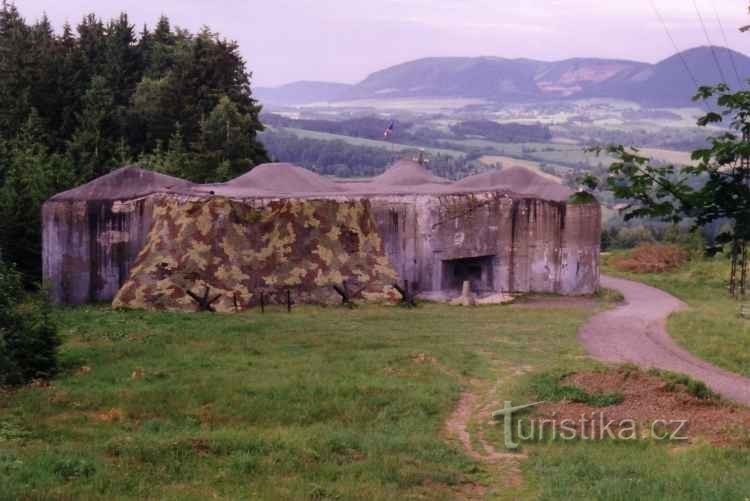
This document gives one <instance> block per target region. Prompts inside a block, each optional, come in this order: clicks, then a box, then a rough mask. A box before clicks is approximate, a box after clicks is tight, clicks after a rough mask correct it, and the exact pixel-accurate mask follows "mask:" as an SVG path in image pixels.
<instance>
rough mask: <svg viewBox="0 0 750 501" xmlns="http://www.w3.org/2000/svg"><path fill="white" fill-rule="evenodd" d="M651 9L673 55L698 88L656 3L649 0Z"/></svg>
mask: <svg viewBox="0 0 750 501" xmlns="http://www.w3.org/2000/svg"><path fill="white" fill-rule="evenodd" d="M650 2H651V7H653V9H654V13H655V14H656V17H657V18H658V19H659V21H660V22H661V25H662V26H663V27H664V32H665V33H666V34H667V38H669V40H670V41H671V42H672V47H673V48H674V51H675V53H676V54H677V55H678V56H679V57H680V61H682V65H683V66H684V67H685V71H686V72H687V74H688V75H689V76H690V78H691V79H692V80H693V83H694V84H695V87H696V88H698V87H700V84H699V83H698V79H697V78H695V75H693V72H692V70H691V69H690V66H688V63H687V61H686V60H685V56H684V55H683V54H682V51H681V50H680V48H679V47H678V46H677V42H675V40H674V37H673V36H672V32H670V31H669V27H668V26H667V23H666V22H665V21H664V18H663V17H662V15H661V12H659V9H658V8H657V7H656V3H654V0H650Z"/></svg>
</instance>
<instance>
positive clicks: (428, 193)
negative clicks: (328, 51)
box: [43, 160, 601, 311]
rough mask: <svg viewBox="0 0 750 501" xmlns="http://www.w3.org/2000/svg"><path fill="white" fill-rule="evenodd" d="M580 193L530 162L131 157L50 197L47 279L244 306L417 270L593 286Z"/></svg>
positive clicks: (356, 294) (594, 249) (89, 295)
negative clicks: (148, 162) (445, 164)
mask: <svg viewBox="0 0 750 501" xmlns="http://www.w3.org/2000/svg"><path fill="white" fill-rule="evenodd" d="M572 193H573V192H572V191H571V190H570V189H568V188H566V187H564V186H562V185H560V184H557V183H554V182H552V181H550V180H547V179H545V178H542V177H541V176H538V175H536V174H534V173H533V172H530V171H527V170H525V169H523V168H507V169H503V170H501V171H493V172H490V173H484V174H479V175H476V176H471V177H468V178H465V179H463V180H462V181H459V182H455V183H454V182H451V181H449V180H446V179H441V178H439V177H436V176H434V175H432V174H431V173H430V172H429V171H427V170H426V169H425V168H424V167H423V166H422V165H420V164H418V163H417V162H412V161H408V160H402V161H398V162H396V163H395V164H394V165H392V166H391V167H390V168H389V169H388V170H387V172H386V174H384V175H382V176H380V177H377V178H373V179H366V180H351V179H340V180H339V179H332V178H324V177H322V176H319V175H317V174H315V173H313V172H310V171H307V170H305V169H303V168H301V167H298V166H294V165H290V164H265V165H262V166H258V167H256V168H255V169H253V170H252V171H251V172H250V173H248V174H246V175H244V176H241V177H239V178H237V179H235V180H233V181H229V182H227V183H218V184H211V185H195V184H191V183H188V182H186V181H183V180H179V179H175V178H169V177H166V176H161V175H158V174H154V173H151V172H148V171H144V170H142V169H140V168H138V167H135V166H131V167H124V168H121V169H118V170H117V171H114V172H112V173H110V174H108V175H106V176H103V177H101V178H99V179H96V180H94V181H92V182H91V183H88V184H86V185H84V186H82V187H79V188H76V189H74V190H70V191H68V192H65V193H61V194H59V195H57V196H55V197H53V198H52V199H50V200H48V201H47V202H46V203H45V205H44V209H43V224H44V229H43V235H44V246H43V254H44V260H43V264H44V276H45V279H46V281H47V282H48V283H49V284H50V285H51V292H52V297H53V299H54V300H55V301H57V302H59V303H68V304H81V303H87V302H95V301H112V300H113V299H114V298H115V296H117V298H118V299H117V305H118V306H121V307H130V308H150V309H170V310H181V309H182V310H188V311H190V310H193V311H194V309H195V303H194V302H193V301H192V300H191V298H190V297H188V296H189V294H193V295H195V294H201V293H202V291H204V290H210V291H213V292H212V294H211V295H212V296H213V294H219V295H220V296H221V297H220V298H219V299H217V300H216V303H215V304H216V305H217V309H218V310H219V311H241V310H242V309H245V308H249V307H252V306H254V305H255V304H257V303H258V300H259V295H260V294H261V292H263V293H264V294H266V297H284V296H286V295H287V293H291V294H294V295H295V302H297V303H302V302H310V303H335V302H337V301H340V297H339V296H338V295H337V294H336V292H335V291H334V287H345V288H347V289H348V290H349V291H350V292H351V293H352V295H353V298H354V299H360V300H371V299H372V300H376V299H377V300H388V298H391V297H393V298H397V297H398V294H396V293H395V291H393V290H392V289H393V287H392V285H393V284H394V283H399V284H403V283H404V282H406V281H408V282H409V284H410V286H411V287H412V288H413V290H414V291H416V292H417V293H418V294H420V295H422V296H423V297H427V298H430V297H434V298H439V299H451V298H452V297H455V296H456V295H458V294H460V292H461V289H462V285H463V282H464V281H469V282H470V283H471V288H472V290H473V292H475V293H476V294H487V295H492V294H493V293H494V294H497V293H501V294H505V293H521V292H540V293H552V294H564V295H581V294H591V293H594V292H595V291H596V290H597V289H598V287H599V243H600V231H601V224H600V221H601V209H600V206H599V204H598V203H597V202H595V201H592V202H591V203H583V204H577V203H570V202H568V199H569V198H570V196H571V195H572ZM115 223H116V224H115ZM123 242H127V246H126V247H125V246H124V244H123ZM163 263H166V264H167V265H166V266H163Z"/></svg>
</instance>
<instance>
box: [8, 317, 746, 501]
mask: <svg viewBox="0 0 750 501" xmlns="http://www.w3.org/2000/svg"><path fill="white" fill-rule="evenodd" d="M591 313H592V312H590V311H586V310H584V309H569V310H568V309H549V308H544V307H540V308H537V309H534V308H530V307H529V305H528V304H527V305H524V307H523V308H514V307H507V306H487V307H477V308H454V307H447V306H441V305H432V304H427V305H423V306H421V307H420V308H418V309H416V310H406V309H401V308H387V307H361V308H357V309H354V310H349V309H341V308H327V309H323V308H314V307H300V308H298V309H296V310H295V311H294V312H293V313H291V314H288V313H286V312H284V311H283V310H280V309H279V310H272V311H270V312H267V313H266V314H265V315H261V314H259V313H258V312H249V313H247V314H242V315H237V316H219V315H210V314H166V313H144V312H120V311H111V310H110V309H108V308H104V307H85V308H76V309H63V310H59V311H58V312H57V316H58V317H59V320H60V322H61V325H62V332H63V335H64V338H65V343H64V346H63V352H62V356H63V364H64V367H65V371H64V373H63V374H61V375H60V376H59V377H58V378H57V379H55V380H54V381H53V382H52V385H51V386H49V387H28V388H23V389H21V390H19V391H17V392H15V393H11V394H8V395H7V396H3V398H2V399H1V400H0V486H1V488H0V499H3V500H4V499H18V498H27V499H42V498H44V499H49V498H53V499H87V498H88V499H90V498H111V499H133V498H136V499H142V498H153V499H180V500H182V499H206V498H210V497H218V498H227V499H295V500H296V499H362V498H369V499H374V500H378V499H384V500H385V499H452V498H454V497H456V496H457V493H460V492H461V489H462V486H463V485H465V483H466V482H473V483H480V484H483V485H486V486H488V491H487V497H488V498H491V499H519V498H522V499H535V498H541V499H571V498H578V499H617V498H618V497H619V498H622V499H626V498H628V499H649V498H650V499H660V498H659V497H658V496H657V495H658V494H661V495H665V493H668V494H669V496H671V499H698V498H702V499H716V497H713V498H712V496H711V495H710V493H711V492H716V493H719V494H722V495H723V497H724V498H726V499H730V498H734V499H742V495H746V494H747V492H748V490H750V480H749V479H748V477H747V475H746V472H747V467H748V459H747V454H746V451H743V453H744V454H745V455H743V454H741V453H740V452H738V451H735V450H724V451H716V450H712V449H710V448H702V447H698V448H695V449H690V450H689V451H686V452H685V453H684V454H681V455H679V456H677V457H675V458H672V459H674V460H673V461H670V460H669V459H670V458H671V456H670V454H671V453H670V452H669V450H668V448H667V447H663V446H658V445H654V444H638V445H636V446H631V445H627V444H605V443H575V444H565V445H560V444H546V443H539V444H532V445H529V446H528V447H527V448H525V452H527V453H528V454H529V459H528V460H526V461H525V462H524V463H523V465H522V466H523V473H524V479H523V483H522V484H521V486H520V487H517V488H510V487H508V486H507V484H506V480H505V475H506V473H505V470H504V469H503V468H499V467H498V466H497V465H492V464H484V463H481V462H477V461H475V460H472V459H470V458H469V457H467V455H466V454H465V453H464V451H463V450H462V448H461V446H460V445H459V444H457V443H455V442H453V441H451V440H448V439H447V438H446V436H445V433H444V431H443V430H444V422H445V419H446V418H447V416H448V415H449V414H450V413H451V411H452V409H453V408H454V406H455V403H456V401H457V400H458V397H459V395H460V393H461V391H462V389H465V388H471V390H472V391H473V392H476V393H477V394H478V395H480V396H481V397H482V398H488V399H489V400H488V403H489V404H490V408H491V406H492V405H493V404H494V403H496V402H500V401H502V400H504V399H511V398H512V399H513V400H514V401H518V402H520V403H525V402H528V401H530V400H528V399H529V398H532V397H533V395H532V391H531V389H530V386H529V382H530V381H532V380H533V379H534V378H538V377H539V374H543V373H548V372H549V371H555V370H559V371H571V370H583V369H591V368H595V367H598V366H597V365H596V364H594V363H593V362H591V361H590V360H589V359H588V358H587V357H585V356H584V354H583V351H582V349H581V348H580V346H579V345H578V343H577V342H576V331H577V329H578V327H579V326H580V325H581V323H582V322H584V321H585V320H586V318H588V316H589V315H590V314H591ZM606 404H607V402H601V405H606ZM488 421H489V420H488V416H484V415H478V416H475V418H474V419H473V421H472V423H471V429H472V430H473V431H476V430H481V431H482V432H483V433H484V434H485V436H486V438H487V439H488V440H489V441H490V442H491V443H493V444H494V445H495V447H497V448H498V449H500V450H501V449H502V445H501V444H502V427H501V426H499V427H498V426H492V425H491V424H489V423H488ZM704 494H705V495H704ZM696 495H698V497H695V496H696ZM669 496H667V497H669Z"/></svg>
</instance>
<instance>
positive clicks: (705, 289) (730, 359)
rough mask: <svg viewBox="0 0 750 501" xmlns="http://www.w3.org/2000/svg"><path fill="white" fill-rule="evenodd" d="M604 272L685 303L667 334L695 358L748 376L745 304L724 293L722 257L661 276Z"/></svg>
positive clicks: (749, 335)
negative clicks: (686, 304)
mask: <svg viewBox="0 0 750 501" xmlns="http://www.w3.org/2000/svg"><path fill="white" fill-rule="evenodd" d="M606 271H607V272H609V273H613V274H615V275H618V276H623V277H626V278H632V279H634V280H638V281H641V282H645V283H647V284H649V285H653V286H654V287H659V288H661V289H664V290H666V291H668V292H670V293H672V294H674V295H675V296H677V297H679V298H680V299H682V300H683V301H685V302H686V303H688V305H689V306H690V309H689V310H687V311H684V312H680V313H676V314H674V315H673V316H672V317H671V318H670V319H669V322H668V328H669V334H670V335H671V336H672V337H673V338H675V339H676V340H677V341H678V342H679V343H680V344H682V345H683V346H684V347H685V348H687V349H688V350H689V351H691V352H692V353H695V354H696V355H698V356H699V357H701V358H704V359H706V360H708V361H710V362H712V363H714V364H716V365H718V366H720V367H723V368H725V369H728V370H730V371H732V372H736V373H738V374H743V375H745V376H748V377H750V320H746V319H743V318H741V317H740V315H739V313H740V305H741V304H743V302H741V301H739V302H738V301H737V300H734V299H731V298H730V297H729V294H728V292H727V283H728V280H729V261H728V260H727V259H726V258H724V257H717V258H715V259H710V260H697V261H692V262H690V263H689V264H688V265H686V266H685V267H684V268H682V269H680V270H678V271H675V272H670V273H661V274H634V273H622V272H618V271H616V270H614V269H612V268H611V267H609V266H608V267H606ZM747 302H748V303H750V300H749V301H747Z"/></svg>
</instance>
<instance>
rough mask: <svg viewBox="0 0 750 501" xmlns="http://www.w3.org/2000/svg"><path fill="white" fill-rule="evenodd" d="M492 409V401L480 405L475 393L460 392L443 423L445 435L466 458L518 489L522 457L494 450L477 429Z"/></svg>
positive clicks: (493, 404) (479, 428) (480, 402)
mask: <svg viewBox="0 0 750 501" xmlns="http://www.w3.org/2000/svg"><path fill="white" fill-rule="evenodd" d="M495 407H496V402H494V401H492V400H491V399H490V400H489V401H486V402H482V401H480V399H479V398H478V397H477V395H476V394H475V393H472V392H468V391H466V392H464V393H462V394H461V398H460V399H459V401H458V405H456V408H455V409H454V411H453V413H452V414H451V415H450V416H449V418H448V419H447V420H446V422H445V425H444V429H445V433H446V434H447V435H448V436H449V437H450V438H453V439H455V440H458V442H459V443H460V444H461V447H462V448H463V449H464V451H465V453H466V455H467V456H469V457H470V458H472V459H474V460H476V461H479V462H482V463H485V464H489V465H492V466H493V467H494V468H496V469H498V470H500V472H501V474H502V476H503V479H504V481H505V484H506V485H507V486H508V487H518V486H520V485H521V484H522V482H523V477H522V474H521V469H520V460H522V459H525V458H526V456H525V455H524V454H517V453H508V452H501V451H498V450H497V449H496V448H495V447H494V446H493V445H492V444H490V443H489V442H488V441H487V440H486V439H485V437H484V434H483V433H482V431H481V426H477V425H480V424H482V422H483V421H485V420H486V419H487V416H489V415H490V414H491V413H492V410H494V409H495ZM485 490H486V489H485ZM483 493H484V491H482V494H483ZM480 497H481V496H480Z"/></svg>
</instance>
